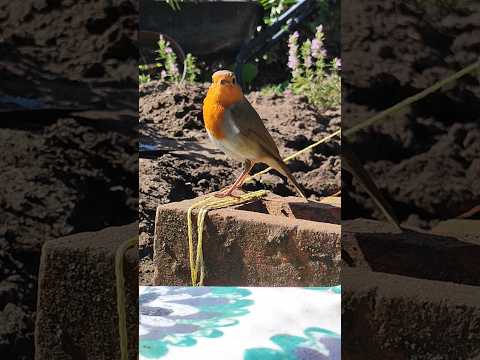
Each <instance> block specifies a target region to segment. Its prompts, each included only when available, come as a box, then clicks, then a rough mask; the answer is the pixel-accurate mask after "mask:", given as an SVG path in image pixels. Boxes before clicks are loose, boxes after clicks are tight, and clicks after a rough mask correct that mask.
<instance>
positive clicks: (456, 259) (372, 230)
mask: <svg viewBox="0 0 480 360" xmlns="http://www.w3.org/2000/svg"><path fill="white" fill-rule="evenodd" d="M342 252H343V260H344V261H345V262H346V264H347V265H348V266H352V267H356V268H364V269H371V270H372V271H376V272H384V273H390V274H397V275H404V276H410V277H417V278H423V279H429V280H439V281H450V282H455V283H461V284H466V285H475V286H478V285H480V277H479V276H478V274H479V273H480V261H478V259H480V239H479V236H477V237H473V236H472V237H468V238H467V237H465V236H463V237H459V238H456V237H453V236H447V235H439V234H431V233H427V232H420V231H414V230H406V231H404V232H398V231H397V230H396V229H395V228H394V227H393V226H391V225H390V224H387V223H383V222H380V221H374V220H365V219H357V220H353V221H345V222H343V224H342Z"/></svg>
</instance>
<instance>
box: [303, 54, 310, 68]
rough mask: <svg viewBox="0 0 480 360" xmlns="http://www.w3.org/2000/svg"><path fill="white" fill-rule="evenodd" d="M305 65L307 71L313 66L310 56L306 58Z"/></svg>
mask: <svg viewBox="0 0 480 360" xmlns="http://www.w3.org/2000/svg"><path fill="white" fill-rule="evenodd" d="M303 64H304V65H305V67H306V68H307V69H309V68H310V67H311V66H312V57H311V56H310V54H308V55H306V56H305V59H304V60H303Z"/></svg>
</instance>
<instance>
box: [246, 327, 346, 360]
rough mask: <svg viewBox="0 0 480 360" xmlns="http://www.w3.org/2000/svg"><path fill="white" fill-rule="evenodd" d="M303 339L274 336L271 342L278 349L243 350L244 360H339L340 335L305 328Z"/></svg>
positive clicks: (318, 329)
mask: <svg viewBox="0 0 480 360" xmlns="http://www.w3.org/2000/svg"><path fill="white" fill-rule="evenodd" d="M304 334H305V337H300V336H292V335H276V336H273V337H271V338H270V340H271V342H272V343H273V344H275V345H276V347H279V348H280V349H273V348H253V349H247V350H245V356H244V360H324V359H331V360H340V358H341V353H340V349H341V346H340V345H341V344H340V335H339V334H336V333H334V332H331V331H329V330H326V329H321V328H315V327H311V328H307V329H305V331H304Z"/></svg>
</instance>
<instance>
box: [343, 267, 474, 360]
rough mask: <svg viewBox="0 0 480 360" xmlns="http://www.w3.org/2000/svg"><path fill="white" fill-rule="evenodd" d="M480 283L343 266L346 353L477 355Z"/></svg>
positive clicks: (356, 357) (354, 356) (352, 356)
mask: <svg viewBox="0 0 480 360" xmlns="http://www.w3.org/2000/svg"><path fill="white" fill-rule="evenodd" d="M478 299H480V287H476V286H469V285H462V284H454V283H448V282H441V281H435V280H425V279H416V278H410V277H406V276H400V275H393V274H385V273H378V272H373V271H369V270H367V269H365V268H364V269H361V268H349V267H344V268H343V269H342V344H343V345H344V346H342V359H348V360H360V359H474V358H477V356H478V355H479V354H480V350H479V349H480V304H479V302H478Z"/></svg>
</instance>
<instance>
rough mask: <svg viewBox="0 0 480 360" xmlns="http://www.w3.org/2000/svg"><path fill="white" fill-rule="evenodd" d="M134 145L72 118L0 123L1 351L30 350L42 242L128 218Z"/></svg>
mask: <svg viewBox="0 0 480 360" xmlns="http://www.w3.org/2000/svg"><path fill="white" fill-rule="evenodd" d="M135 153H136V139H135V138H134V137H133V136H131V135H128V134H124V133H122V132H114V131H111V130H110V131H108V130H105V129H103V130H102V129H101V127H100V128H99V126H98V124H88V123H85V122H84V121H80V120H78V119H74V118H61V119H58V120H56V121H55V120H53V121H52V124H50V125H45V126H43V127H40V128H39V129H37V130H36V131H32V129H16V128H3V129H1V131H0V154H2V156H0V166H1V168H2V169H4V170H3V171H2V172H1V174H0V183H2V184H4V185H5V186H2V187H1V188H0V203H1V206H0V218H1V219H2V225H1V227H0V269H1V270H0V309H1V311H0V319H1V321H0V323H1V327H0V352H2V354H6V355H8V356H12V358H18V359H24V358H25V359H31V358H32V356H33V325H34V321H35V308H36V291H37V274H38V267H39V262H40V250H41V246H42V245H43V243H44V242H45V241H46V240H49V239H54V238H57V237H60V236H64V235H68V234H71V233H76V232H83V231H94V230H98V229H101V228H103V227H105V226H106V225H108V224H111V225H121V224H123V223H124V222H125V221H127V219H135V216H136V211H137V201H135V198H136V194H137V191H138V188H137V171H138V168H137V163H136V156H135ZM125 164H128V165H127V166H125ZM8 356H7V357H8Z"/></svg>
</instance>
